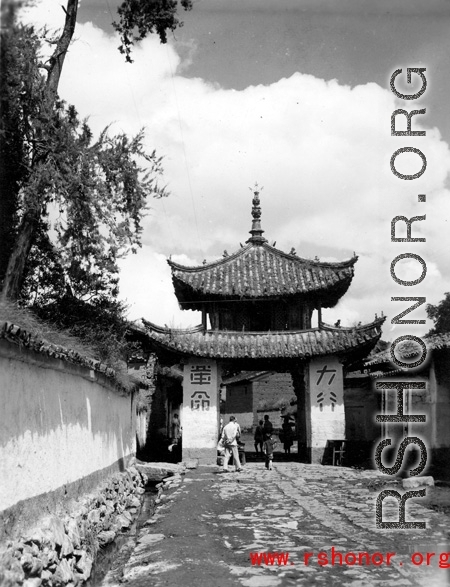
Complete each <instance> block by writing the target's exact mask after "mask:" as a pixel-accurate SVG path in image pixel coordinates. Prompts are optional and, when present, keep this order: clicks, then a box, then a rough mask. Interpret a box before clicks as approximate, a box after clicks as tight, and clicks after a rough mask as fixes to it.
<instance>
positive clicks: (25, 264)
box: [0, 0, 190, 346]
mask: <svg viewBox="0 0 450 587" xmlns="http://www.w3.org/2000/svg"><path fill="white" fill-rule="evenodd" d="M182 5H183V7H185V8H186V9H188V8H189V7H190V0H183V2H182ZM18 7H19V3H17V2H14V1H10V2H6V4H4V6H3V9H5V8H6V10H3V14H2V18H3V25H4V26H3V27H2V33H1V59H2V63H1V68H0V75H1V80H0V81H1V87H2V92H1V98H0V107H1V122H0V156H1V160H2V166H1V171H0V173H1V175H0V180H1V184H2V198H1V199H0V201H1V203H0V215H1V219H2V222H1V223H0V226H1V229H0V239H1V240H0V282H1V283H2V286H3V287H2V294H1V295H2V299H3V300H12V301H14V300H18V299H21V301H22V302H23V303H26V304H28V305H31V306H33V307H34V308H37V309H38V311H39V313H40V314H41V315H45V316H53V318H54V319H55V320H56V322H57V323H59V324H61V325H64V324H69V323H70V320H72V319H75V317H76V316H77V315H78V317H80V316H84V320H85V322H84V323H85V324H88V323H89V322H91V324H92V323H95V324H102V325H103V327H102V330H104V331H105V332H106V331H108V328H106V327H105V324H104V323H103V322H102V319H100V316H105V319H106V320H107V322H108V320H110V322H109V323H110V324H112V323H113V322H114V320H112V321H111V317H112V316H113V315H115V316H116V318H117V321H116V322H115V327H114V328H115V332H116V334H118V336H119V338H120V337H121V336H122V334H121V328H122V326H123V323H122V322H121V321H122V320H123V316H124V311H125V309H124V307H123V306H122V305H121V304H119V303H118V302H117V300H116V296H117V293H118V290H117V283H118V265H117V262H118V260H119V259H120V258H121V257H123V256H124V255H126V254H127V253H128V252H129V251H135V250H136V248H137V247H138V246H139V245H140V242H141V234H142V224H141V223H142V218H143V215H144V213H145V210H146V207H147V203H148V199H149V198H150V197H156V198H159V197H163V196H165V195H167V193H166V191H165V188H164V187H162V186H161V185H160V183H159V182H160V180H161V173H162V163H161V158H160V157H158V156H157V155H156V153H155V151H153V152H150V153H147V152H146V150H145V148H144V134H143V132H142V131H141V132H140V133H138V134H137V135H136V136H135V137H128V136H127V135H125V134H117V135H112V134H111V133H110V132H109V129H108V128H107V129H105V130H104V131H103V132H102V133H101V134H100V136H99V137H98V138H94V136H93V133H92V131H91V129H90V128H89V124H88V121H87V120H80V118H79V116H78V114H77V112H76V109H75V107H74V106H71V105H68V104H66V103H65V102H64V101H62V100H61V99H60V98H59V97H58V84H59V80H60V77H61V74H62V70H63V65H64V60H65V56H66V54H67V51H68V48H69V46H70V43H71V41H72V38H73V35H74V32H75V26H76V16H77V9H78V0H66V7H65V8H64V12H65V21H64V26H63V29H62V32H61V33H60V34H59V36H58V37H57V38H55V39H54V40H52V46H53V47H54V50H53V53H52V55H51V56H50V58H49V59H48V60H47V61H45V62H42V59H41V57H40V50H41V41H40V39H39V37H38V35H37V34H36V31H35V30H34V28H33V27H31V26H24V25H21V24H20V23H18V22H17V18H16V17H17V10H18ZM176 11H177V2H175V1H172V0H169V1H163V0H161V1H159V0H158V1H157V2H134V1H132V0H124V1H123V2H122V4H121V5H120V7H119V15H120V23H119V25H117V27H118V30H119V32H120V34H121V35H122V40H123V43H125V46H126V50H122V52H123V53H125V55H126V57H127V59H128V60H129V61H130V50H131V45H132V44H133V43H134V42H135V41H137V40H139V39H142V38H144V37H145V36H146V35H147V34H149V33H153V32H155V33H157V34H158V35H159V37H160V39H161V41H163V42H165V41H166V31H167V30H172V31H173V30H174V29H175V28H176V27H177V26H180V25H181V23H180V22H179V21H178V19H177V17H176ZM5 15H6V18H5ZM136 31H138V32H137V33H136ZM71 308H77V310H78V314H74V313H73V312H72V310H71ZM63 315H65V317H64V316H63ZM119 322H120V324H121V326H120V328H118V326H117V325H118V323H119ZM77 324H80V321H79V320H78V322H77ZM74 328H75V326H74ZM80 328H81V327H80ZM72 330H73V328H72ZM97 330H98V329H97ZM105 346H108V345H107V344H105Z"/></svg>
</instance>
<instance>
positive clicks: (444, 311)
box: [427, 292, 450, 334]
mask: <svg viewBox="0 0 450 587" xmlns="http://www.w3.org/2000/svg"><path fill="white" fill-rule="evenodd" d="M444 295H445V297H444V299H443V300H441V301H440V302H439V304H437V305H436V306H435V305H433V304H428V305H427V316H428V318H429V319H430V320H433V322H434V327H433V328H432V329H431V330H430V332H429V333H428V334H444V333H448V332H450V292H447V293H446V294H444Z"/></svg>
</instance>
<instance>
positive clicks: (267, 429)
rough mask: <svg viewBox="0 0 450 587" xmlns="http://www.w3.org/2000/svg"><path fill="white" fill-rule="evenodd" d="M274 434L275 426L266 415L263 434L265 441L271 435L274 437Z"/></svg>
mask: <svg viewBox="0 0 450 587" xmlns="http://www.w3.org/2000/svg"><path fill="white" fill-rule="evenodd" d="M272 433H273V424H272V422H271V421H270V420H269V416H268V415H267V414H266V415H265V416H264V424H263V434H264V440H266V438H267V437H268V436H270V435H272Z"/></svg>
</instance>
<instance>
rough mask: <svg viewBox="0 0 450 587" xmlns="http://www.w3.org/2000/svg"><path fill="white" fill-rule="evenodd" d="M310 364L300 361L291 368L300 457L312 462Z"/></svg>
mask: <svg viewBox="0 0 450 587" xmlns="http://www.w3.org/2000/svg"><path fill="white" fill-rule="evenodd" d="M308 374H309V371H308V364H307V363H299V364H298V365H296V367H295V368H294V369H292V370H291V376H292V385H293V387H294V392H295V395H296V396H297V433H298V434H297V440H298V454H299V458H300V460H301V461H302V462H304V463H310V462H311V450H310V446H311V405H310V396H309V377H308Z"/></svg>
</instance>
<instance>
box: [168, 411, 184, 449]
mask: <svg viewBox="0 0 450 587" xmlns="http://www.w3.org/2000/svg"><path fill="white" fill-rule="evenodd" d="M170 433H171V437H170V446H169V451H170V452H172V450H173V447H174V446H177V445H178V444H180V440H181V423H180V418H179V416H178V414H174V415H173V417H172V424H171V431H170Z"/></svg>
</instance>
